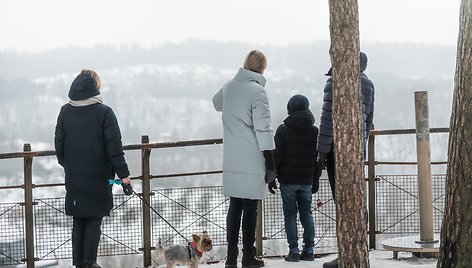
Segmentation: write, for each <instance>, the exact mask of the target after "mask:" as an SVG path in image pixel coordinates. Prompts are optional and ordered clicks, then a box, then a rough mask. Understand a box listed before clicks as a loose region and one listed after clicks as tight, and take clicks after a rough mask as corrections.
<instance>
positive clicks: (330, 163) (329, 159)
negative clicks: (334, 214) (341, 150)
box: [326, 151, 336, 202]
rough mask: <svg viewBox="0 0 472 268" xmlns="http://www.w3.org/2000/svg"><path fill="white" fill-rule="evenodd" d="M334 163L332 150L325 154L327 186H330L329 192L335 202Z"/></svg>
mask: <svg viewBox="0 0 472 268" xmlns="http://www.w3.org/2000/svg"><path fill="white" fill-rule="evenodd" d="M335 167H336V163H335V160H334V152H333V151H331V152H329V153H328V154H327V155H326V171H327V172H328V179H329V186H330V187H331V194H332V195H333V200H334V201H335V202H336V181H335V177H336V176H335V170H336V168H335Z"/></svg>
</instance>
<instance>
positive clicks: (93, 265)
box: [85, 262, 102, 268]
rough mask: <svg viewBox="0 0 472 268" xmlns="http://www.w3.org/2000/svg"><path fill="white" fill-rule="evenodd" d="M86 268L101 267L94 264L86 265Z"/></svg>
mask: <svg viewBox="0 0 472 268" xmlns="http://www.w3.org/2000/svg"><path fill="white" fill-rule="evenodd" d="M85 267H86V268H102V266H100V265H98V264H97V263H96V262H94V263H87V266H85Z"/></svg>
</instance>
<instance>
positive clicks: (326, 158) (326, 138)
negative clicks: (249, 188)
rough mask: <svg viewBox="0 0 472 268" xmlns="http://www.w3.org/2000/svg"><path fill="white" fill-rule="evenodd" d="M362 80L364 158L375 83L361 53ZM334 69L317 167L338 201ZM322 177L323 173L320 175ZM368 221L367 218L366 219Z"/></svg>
mask: <svg viewBox="0 0 472 268" xmlns="http://www.w3.org/2000/svg"><path fill="white" fill-rule="evenodd" d="M359 63H360V80H361V94H362V95H361V101H362V128H363V143H362V145H363V149H364V158H365V156H366V147H367V139H368V137H369V132H370V130H371V129H372V128H373V118H374V94H375V88H374V83H372V81H371V80H370V79H369V78H368V77H367V75H366V74H365V73H364V71H365V70H366V69H367V55H366V54H365V53H363V52H360V55H359ZM332 75H333V68H332V67H331V68H330V69H329V70H328V73H326V76H329V78H328V80H327V81H326V85H325V88H324V97H323V106H322V110H321V120H320V133H319V136H318V146H317V149H318V159H317V166H318V168H319V170H321V169H325V168H326V169H327V172H328V179H329V184H330V186H331V193H332V195H333V200H334V201H336V190H335V188H336V183H335V155H334V142H333V117H332V107H333V91H332V87H333V82H332V77H331V76H332ZM319 174H320V175H321V173H319ZM366 219H367V217H366ZM337 267H338V259H337V258H336V259H334V260H333V261H330V262H326V263H324V264H323V268H337Z"/></svg>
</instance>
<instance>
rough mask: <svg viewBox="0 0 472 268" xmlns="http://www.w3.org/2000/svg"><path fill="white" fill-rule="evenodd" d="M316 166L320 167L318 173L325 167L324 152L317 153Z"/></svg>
mask: <svg viewBox="0 0 472 268" xmlns="http://www.w3.org/2000/svg"><path fill="white" fill-rule="evenodd" d="M316 166H317V168H319V169H320V175H321V170H322V169H326V154H325V153H319V154H318V159H317V160H316Z"/></svg>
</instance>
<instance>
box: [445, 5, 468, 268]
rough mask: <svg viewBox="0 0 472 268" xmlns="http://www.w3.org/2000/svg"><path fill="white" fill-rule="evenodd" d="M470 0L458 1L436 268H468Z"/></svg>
mask: <svg viewBox="0 0 472 268" xmlns="http://www.w3.org/2000/svg"><path fill="white" fill-rule="evenodd" d="M471 252H472V0H462V1H461V10H460V26H459V38H458V42H457V59H456V74H455V77H454V96H453V104H452V115H451V122H450V133H449V148H448V166H447V175H446V200H445V208H444V218H443V224H442V229H441V245H440V250H439V259H438V265H437V267H442V268H445V267H472V254H471Z"/></svg>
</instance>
